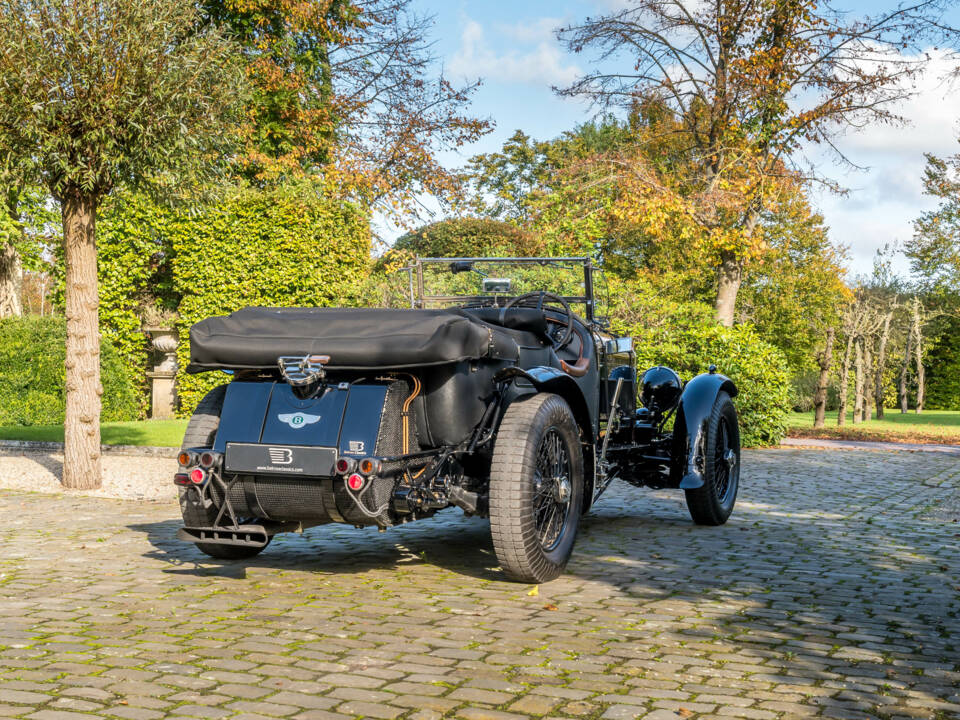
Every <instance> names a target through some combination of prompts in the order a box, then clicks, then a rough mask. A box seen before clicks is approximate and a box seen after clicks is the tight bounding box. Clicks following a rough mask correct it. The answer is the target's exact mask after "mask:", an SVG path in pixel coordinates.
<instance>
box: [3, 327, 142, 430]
mask: <svg viewBox="0 0 960 720" xmlns="http://www.w3.org/2000/svg"><path fill="white" fill-rule="evenodd" d="M66 342H67V323H66V321H65V320H64V319H63V318H59V317H38V316H25V317H18V318H15V317H11V318H5V319H3V320H0V425H59V424H62V423H63V413H64V406H65V394H66V388H65V386H64V367H63V363H64V360H65V357H66ZM100 380H101V384H102V385H103V420H104V421H107V422H109V421H113V420H134V419H135V418H136V417H137V411H138V398H137V392H136V389H135V388H134V385H133V383H132V381H131V379H130V375H129V373H128V371H127V366H126V361H125V360H124V358H123V357H121V355H120V354H119V353H118V352H117V351H116V349H114V347H113V345H111V344H110V342H109V341H108V340H104V341H103V343H102V345H101V347H100Z"/></svg>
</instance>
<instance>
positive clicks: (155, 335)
mask: <svg viewBox="0 0 960 720" xmlns="http://www.w3.org/2000/svg"><path fill="white" fill-rule="evenodd" d="M143 331H144V332H145V333H147V335H148V336H149V337H150V346H151V347H152V348H153V350H154V351H155V352H156V355H157V358H158V359H159V362H158V363H157V364H156V365H155V366H154V368H153V370H152V371H150V372H148V373H147V377H148V378H150V400H151V402H150V417H151V418H153V419H155V420H166V419H170V418H172V417H173V410H174V408H175V407H176V401H177V395H176V387H175V382H176V377H177V330H176V328H172V327H161V326H153V325H150V326H146V327H144V328H143Z"/></svg>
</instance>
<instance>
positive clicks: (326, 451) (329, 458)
mask: <svg viewBox="0 0 960 720" xmlns="http://www.w3.org/2000/svg"><path fill="white" fill-rule="evenodd" d="M336 461H337V451H336V450H335V449H334V448H328V447H309V446H303V445H263V444H260V443H232V442H228V443H227V452H226V454H225V457H224V460H223V469H224V470H225V471H226V472H228V473H248V474H253V475H257V474H263V475H307V476H310V477H326V476H330V475H333V469H334V463H335V462H336Z"/></svg>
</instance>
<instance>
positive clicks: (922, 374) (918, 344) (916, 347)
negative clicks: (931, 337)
mask: <svg viewBox="0 0 960 720" xmlns="http://www.w3.org/2000/svg"><path fill="white" fill-rule="evenodd" d="M913 340H914V342H913V355H914V358H915V359H916V363H917V404H916V413H917V415H919V414H920V413H922V412H923V401H924V399H925V398H924V395H925V394H926V387H925V385H926V381H927V373H926V371H925V370H924V369H923V336H922V335H921V334H920V331H919V330H918V331H917V336H916V337H915V338H914V339H913Z"/></svg>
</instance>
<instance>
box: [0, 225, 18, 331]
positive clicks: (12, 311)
mask: <svg viewBox="0 0 960 720" xmlns="http://www.w3.org/2000/svg"><path fill="white" fill-rule="evenodd" d="M22 289H23V265H21V264H20V253H18V252H17V249H16V248H15V247H14V246H13V245H12V244H10V243H3V244H2V245H0V318H5V317H19V316H20V315H23V304H22V302H21V299H20V292H21V290H22Z"/></svg>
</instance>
